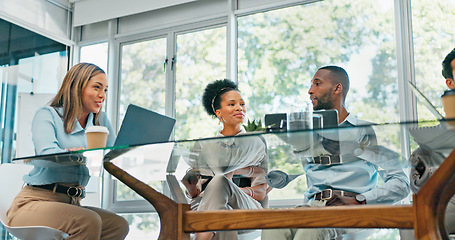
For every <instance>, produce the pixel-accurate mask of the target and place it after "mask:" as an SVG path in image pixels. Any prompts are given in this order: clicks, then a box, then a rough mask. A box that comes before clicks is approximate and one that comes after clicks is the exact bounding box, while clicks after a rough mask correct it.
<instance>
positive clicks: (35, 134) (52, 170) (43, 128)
mask: <svg viewBox="0 0 455 240" xmlns="http://www.w3.org/2000/svg"><path fill="white" fill-rule="evenodd" d="M57 111H58V112H59V113H60V114H59V113H57ZM62 113H63V109H62V108H57V109H54V108H53V107H50V106H46V107H42V108H40V109H38V111H37V112H36V114H35V117H34V118H33V122H32V140H33V145H34V147H35V154H36V155H43V154H53V153H60V152H67V151H68V150H66V149H70V148H76V147H84V148H86V147H87V140H86V136H85V129H84V128H82V126H81V125H80V124H79V122H78V121H76V125H75V127H74V129H73V131H72V132H71V133H70V134H68V133H66V132H65V130H64V126H63V119H62V118H61V117H60V115H62ZM94 116H95V115H94V114H93V113H90V114H89V116H88V120H87V126H86V127H90V126H93V118H94ZM99 122H100V125H101V126H105V127H107V128H108V130H109V135H108V139H107V146H112V145H113V144H114V141H115V137H116V135H115V132H114V129H113V128H112V125H111V123H110V122H109V119H108V118H107V115H106V113H104V112H103V113H101V115H100V118H99ZM29 164H32V165H33V166H34V168H33V169H32V170H31V171H30V173H29V174H28V175H25V176H24V177H23V179H24V182H25V183H27V184H29V185H45V184H52V183H57V182H59V183H79V184H80V185H82V186H86V185H87V183H88V180H89V178H90V175H89V171H88V168H87V167H86V166H85V165H81V166H68V165H60V164H57V163H54V162H50V161H45V160H33V161H31V162H30V163H29Z"/></svg>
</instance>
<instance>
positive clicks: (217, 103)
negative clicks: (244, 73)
mask: <svg viewBox="0 0 455 240" xmlns="http://www.w3.org/2000/svg"><path fill="white" fill-rule="evenodd" d="M232 90H235V91H237V92H239V89H238V85H237V83H235V82H233V81H231V80H228V79H222V80H215V81H214V82H211V83H209V84H208V85H207V86H206V87H205V90H204V93H203V94H202V105H204V108H205V111H206V112H207V113H208V114H209V115H211V116H215V117H216V113H215V111H216V110H217V109H220V108H221V96H222V95H223V94H224V93H226V92H229V91H232Z"/></svg>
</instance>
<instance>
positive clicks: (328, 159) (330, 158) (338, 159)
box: [310, 155, 343, 165]
mask: <svg viewBox="0 0 455 240" xmlns="http://www.w3.org/2000/svg"><path fill="white" fill-rule="evenodd" d="M310 159H312V160H313V161H312V163H316V164H321V165H332V164H341V163H343V156H340V155H322V156H317V157H310Z"/></svg>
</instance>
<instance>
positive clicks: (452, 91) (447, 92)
mask: <svg viewBox="0 0 455 240" xmlns="http://www.w3.org/2000/svg"><path fill="white" fill-rule="evenodd" d="M451 95H455V89H451V90H446V91H444V94H442V96H441V97H444V96H451Z"/></svg>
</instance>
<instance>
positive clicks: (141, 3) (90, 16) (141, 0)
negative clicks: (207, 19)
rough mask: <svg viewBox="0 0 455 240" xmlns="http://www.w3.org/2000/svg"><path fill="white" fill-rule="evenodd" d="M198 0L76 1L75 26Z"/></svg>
mask: <svg viewBox="0 0 455 240" xmlns="http://www.w3.org/2000/svg"><path fill="white" fill-rule="evenodd" d="M194 1H196V0H166V1H150V0H128V1H124V0H84V1H76V2H75V3H74V26H75V27H78V26H82V25H87V24H91V23H96V22H102V21H106V20H110V19H114V18H119V17H124V16H129V15H133V14H138V13H142V12H147V11H151V10H156V9H162V8H166V7H170V6H175V5H179V4H183V3H188V2H194Z"/></svg>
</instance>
